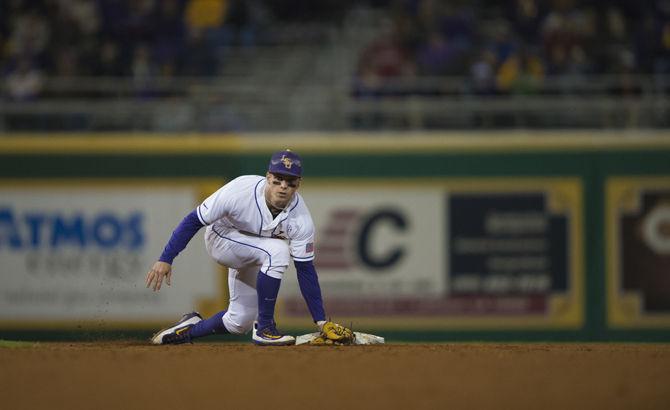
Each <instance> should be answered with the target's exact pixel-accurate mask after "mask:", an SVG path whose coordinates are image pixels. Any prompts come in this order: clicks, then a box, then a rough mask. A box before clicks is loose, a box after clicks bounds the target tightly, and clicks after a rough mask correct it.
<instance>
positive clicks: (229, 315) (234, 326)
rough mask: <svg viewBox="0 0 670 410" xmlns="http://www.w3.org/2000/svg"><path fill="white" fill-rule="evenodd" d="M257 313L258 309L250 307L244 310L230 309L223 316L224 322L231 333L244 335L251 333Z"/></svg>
mask: <svg viewBox="0 0 670 410" xmlns="http://www.w3.org/2000/svg"><path fill="white" fill-rule="evenodd" d="M257 314H258V310H257V309H248V310H245V311H244V312H231V311H230V310H229V311H228V312H226V314H225V315H224V316H223V324H224V325H225V326H226V329H228V331H229V332H230V333H232V334H237V335H243V334H245V333H249V331H250V330H251V328H252V327H253V326H254V320H256V316H257Z"/></svg>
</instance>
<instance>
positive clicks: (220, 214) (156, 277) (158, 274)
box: [146, 150, 352, 345]
mask: <svg viewBox="0 0 670 410" xmlns="http://www.w3.org/2000/svg"><path fill="white" fill-rule="evenodd" d="M301 178H302V160H301V158H300V156H298V155H297V154H296V153H294V152H292V151H290V150H284V151H279V152H276V153H275V154H273V155H272V157H271V159H270V164H269V166H268V170H267V173H266V175H265V177H263V176H258V175H244V176H240V177H238V178H235V179H234V180H232V181H230V182H229V183H227V184H225V185H224V186H223V187H221V188H220V189H219V190H218V191H216V192H214V193H213V194H212V195H211V196H210V197H209V198H207V199H205V201H204V202H202V203H201V204H200V205H199V206H198V207H197V208H195V209H194V210H193V211H192V212H191V213H189V214H188V215H186V217H185V218H184V219H183V220H182V221H181V223H180V224H179V225H178V226H177V228H176V229H175V230H174V232H173V233H172V236H171V238H170V240H169V242H168V243H167V245H166V246H165V249H164V251H163V253H162V255H161V256H160V258H159V259H158V261H157V262H156V263H154V265H153V267H152V268H151V270H149V272H148V273H147V277H146V286H147V288H152V289H153V290H154V291H159V290H160V289H161V285H162V283H163V280H165V282H166V284H168V285H170V278H171V276H172V261H173V260H174V258H175V257H176V256H177V255H178V254H179V252H181V251H182V250H183V249H184V248H185V247H186V245H187V244H188V242H189V241H190V240H191V238H192V237H193V235H195V233H196V232H198V230H200V228H202V227H203V226H206V227H207V228H206V230H205V247H206V249H207V252H208V253H209V254H210V255H211V257H212V258H214V260H216V261H217V262H218V263H220V264H221V265H224V266H227V267H228V269H229V271H228V289H229V293H230V304H229V306H228V309H227V310H224V311H221V312H219V313H217V314H215V315H214V316H212V317H210V318H208V319H203V318H202V317H201V316H200V314H199V313H198V312H191V313H188V314H185V315H184V316H183V317H182V318H181V320H179V322H177V323H176V324H174V325H173V326H170V327H168V328H165V329H163V330H161V331H159V332H158V333H156V334H155V335H154V336H153V338H152V342H153V343H154V344H179V343H185V342H191V341H192V340H193V339H196V338H199V337H203V336H207V335H211V334H224V333H232V334H245V333H248V332H249V331H252V340H253V342H254V343H256V344H258V345H290V344H294V343H295V338H294V337H293V336H289V335H284V334H282V332H280V331H279V330H278V329H277V326H276V324H275V321H274V311H275V303H276V301H277V295H278V293H279V285H280V284H281V280H282V277H283V275H284V272H285V271H286V269H287V268H288V265H289V262H290V261H291V259H292V260H293V263H294V265H295V267H296V271H297V276H298V283H299V285H300V291H301V293H302V295H303V297H304V299H305V302H306V303H307V307H308V308H309V311H310V313H311V315H312V318H313V319H314V322H315V323H316V325H317V326H318V327H319V329H320V330H321V332H322V335H324V336H326V337H327V338H329V339H331V340H333V341H337V340H340V339H346V338H350V337H351V335H352V332H351V330H350V329H347V328H345V327H344V326H341V325H338V324H336V323H333V322H330V321H327V320H326V314H325V312H324V309H323V302H322V298H321V288H320V287H319V280H318V277H317V273H316V270H315V269H314V265H313V263H312V261H313V260H314V224H313V222H312V217H311V215H310V213H309V209H307V205H306V204H305V201H304V200H303V198H302V197H301V196H300V194H298V193H297V191H298V188H299V187H300V182H301Z"/></svg>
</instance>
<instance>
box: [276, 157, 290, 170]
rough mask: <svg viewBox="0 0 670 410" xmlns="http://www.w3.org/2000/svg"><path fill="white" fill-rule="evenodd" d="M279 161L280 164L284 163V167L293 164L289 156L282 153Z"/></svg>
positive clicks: (287, 167)
mask: <svg viewBox="0 0 670 410" xmlns="http://www.w3.org/2000/svg"><path fill="white" fill-rule="evenodd" d="M279 161H280V162H281V163H282V164H284V166H285V167H286V169H291V167H292V166H293V160H292V159H291V158H289V157H287V156H286V155H282V157H281V159H280V160H279Z"/></svg>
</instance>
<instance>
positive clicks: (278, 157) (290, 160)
mask: <svg viewBox="0 0 670 410" xmlns="http://www.w3.org/2000/svg"><path fill="white" fill-rule="evenodd" d="M268 172H271V173H273V174H283V175H292V176H294V177H299V178H300V177H302V159H301V158H300V155H298V154H296V153H295V152H293V151H291V150H290V149H285V150H283V151H278V152H275V153H274V154H272V157H271V158H270V165H268Z"/></svg>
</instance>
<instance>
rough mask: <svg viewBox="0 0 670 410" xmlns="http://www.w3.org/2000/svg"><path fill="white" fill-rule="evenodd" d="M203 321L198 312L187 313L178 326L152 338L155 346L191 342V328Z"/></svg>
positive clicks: (171, 327)
mask: <svg viewBox="0 0 670 410" xmlns="http://www.w3.org/2000/svg"><path fill="white" fill-rule="evenodd" d="M201 320H202V316H200V313H198V312H191V313H187V314H185V315H184V316H182V317H181V319H180V320H179V322H177V323H176V324H174V325H172V326H170V327H168V328H165V329H162V330H160V331H159V332H158V333H156V334H154V335H153V336H152V337H151V343H153V344H155V345H178V344H182V343H186V342H189V343H190V342H191V334H190V330H191V328H192V327H193V326H194V325H195V324H196V323H198V322H200V321H201Z"/></svg>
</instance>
